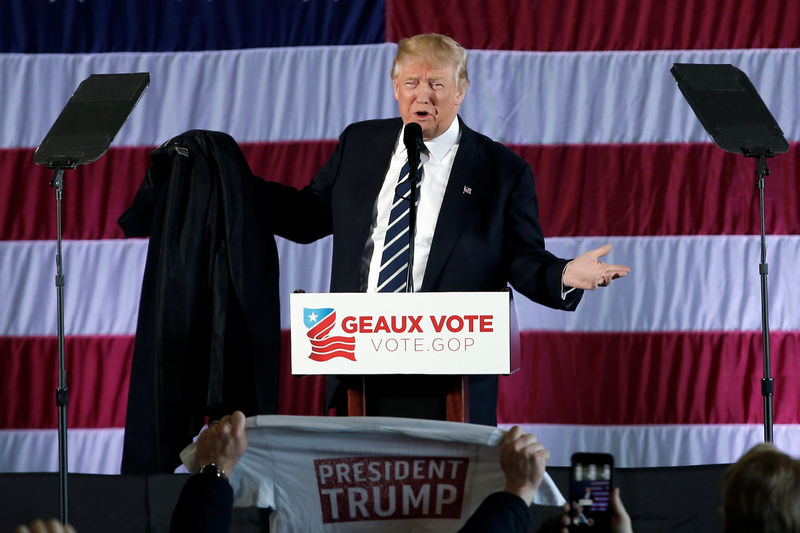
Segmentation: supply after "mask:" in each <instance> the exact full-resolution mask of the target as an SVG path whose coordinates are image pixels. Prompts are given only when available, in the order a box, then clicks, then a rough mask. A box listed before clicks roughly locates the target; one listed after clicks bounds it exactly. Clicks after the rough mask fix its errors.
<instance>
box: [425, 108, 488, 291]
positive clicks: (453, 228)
mask: <svg viewBox="0 0 800 533" xmlns="http://www.w3.org/2000/svg"><path fill="white" fill-rule="evenodd" d="M458 120H459V121H460V124H461V140H460V141H459V144H458V152H456V157H455V160H454V161H453V168H452V170H451V171H450V177H449V178H448V180H447V189H446V190H445V193H444V199H443V200H442V208H441V210H440V211H439V219H438V220H437V221H436V230H435V231H434V233H433V241H432V242H431V251H430V255H429V256H428V264H427V265H426V267H425V277H424V279H423V280H422V288H421V290H422V291H432V290H438V289H439V287H438V284H437V280H438V279H439V277H440V275H441V272H442V269H444V266H445V264H447V259H448V257H450V253H451V251H452V250H453V246H454V245H455V243H456V241H457V240H458V237H459V235H460V234H461V229H462V227H463V226H464V222H465V221H466V220H467V217H469V216H470V213H471V212H472V211H473V209H474V206H473V202H472V194H473V192H472V187H474V186H475V185H478V181H480V180H482V179H484V174H485V172H484V168H483V166H484V165H483V160H482V158H481V157H480V155H479V154H478V150H477V147H478V145H477V142H476V136H475V132H474V131H472V130H471V129H469V128H468V127H467V126H466V125H464V122H463V121H461V118H460V117H459V119H458ZM476 189H477V190H476V194H479V193H480V190H479V188H476ZM467 191H469V192H467Z"/></svg>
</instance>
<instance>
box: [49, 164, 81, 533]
mask: <svg viewBox="0 0 800 533" xmlns="http://www.w3.org/2000/svg"><path fill="white" fill-rule="evenodd" d="M67 168H75V165H74V164H73V163H72V162H71V161H70V162H66V163H64V164H63V166H59V167H57V168H56V169H55V174H54V175H53V179H52V181H51V182H50V186H51V187H53V188H54V189H55V190H56V279H55V281H56V298H57V300H58V388H57V389H56V407H57V409H58V481H59V489H60V490H59V495H60V498H59V507H60V510H61V523H62V524H69V513H68V509H69V506H68V496H67V475H68V470H69V466H68V464H67V456H68V454H67V405H68V404H69V389H68V388H67V369H66V357H65V355H64V271H63V270H62V255H61V200H62V199H63V198H64V170H65V169H67Z"/></svg>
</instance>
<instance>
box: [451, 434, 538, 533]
mask: <svg viewBox="0 0 800 533" xmlns="http://www.w3.org/2000/svg"><path fill="white" fill-rule="evenodd" d="M549 459H550V452H549V451H547V449H546V448H545V447H544V445H542V444H541V443H540V442H538V441H537V440H536V436H535V435H530V434H526V433H525V432H524V431H522V429H521V428H520V427H519V426H514V427H513V428H511V430H509V432H508V433H506V436H505V438H504V439H503V443H502V444H501V445H500V467H501V468H502V469H503V473H504V474H505V478H506V484H505V489H504V490H503V491H502V492H495V493H493V494H490V495H489V496H487V497H486V499H485V500H483V502H482V503H481V505H480V507H478V509H477V510H476V511H475V512H474V513H473V514H472V516H471V517H470V518H469V520H467V523H466V524H464V527H463V528H461V530H460V533H482V532H486V531H503V532H508V533H517V532H519V533H525V532H527V531H528V530H529V529H530V527H531V524H532V519H531V515H530V511H529V506H530V504H531V503H532V502H533V496H534V494H536V490H537V489H538V488H539V485H541V484H542V479H544V471H545V466H546V465H547V461H548V460H549Z"/></svg>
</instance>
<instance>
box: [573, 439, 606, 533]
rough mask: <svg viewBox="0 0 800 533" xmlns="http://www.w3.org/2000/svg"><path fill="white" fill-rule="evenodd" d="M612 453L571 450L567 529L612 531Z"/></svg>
mask: <svg viewBox="0 0 800 533" xmlns="http://www.w3.org/2000/svg"><path fill="white" fill-rule="evenodd" d="M613 483H614V456H613V455H611V454H609V453H583V452H582V453H574V454H572V460H571V462H570V469H569V503H570V507H571V509H572V512H571V513H570V521H571V524H570V528H569V529H570V531H586V532H590V531H591V532H595V533H601V532H606V531H611V488H612V487H613V486H614V485H613Z"/></svg>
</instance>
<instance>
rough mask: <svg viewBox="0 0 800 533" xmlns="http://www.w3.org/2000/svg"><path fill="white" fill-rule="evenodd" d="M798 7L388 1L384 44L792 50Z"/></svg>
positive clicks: (752, 2) (683, 0)
mask: <svg viewBox="0 0 800 533" xmlns="http://www.w3.org/2000/svg"><path fill="white" fill-rule="evenodd" d="M799 27H800V4H798V3H797V2H785V1H782V0H740V1H738V2H729V1H727V0H592V1H586V0H561V1H558V2H552V1H538V2H535V1H531V0H493V1H492V2H486V1H484V0H432V1H429V2H401V1H399V0H386V40H387V41H393V42H396V41H398V40H399V39H401V38H403V37H410V36H412V35H415V34H418V33H428V32H435V33H444V34H447V35H450V36H451V37H453V38H454V39H456V40H457V41H458V42H459V43H461V45H462V46H464V47H465V48H472V49H493V50H542V51H558V50H567V51H574V50H684V49H729V48H795V47H798V46H800V32H798V31H797V28H799Z"/></svg>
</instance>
